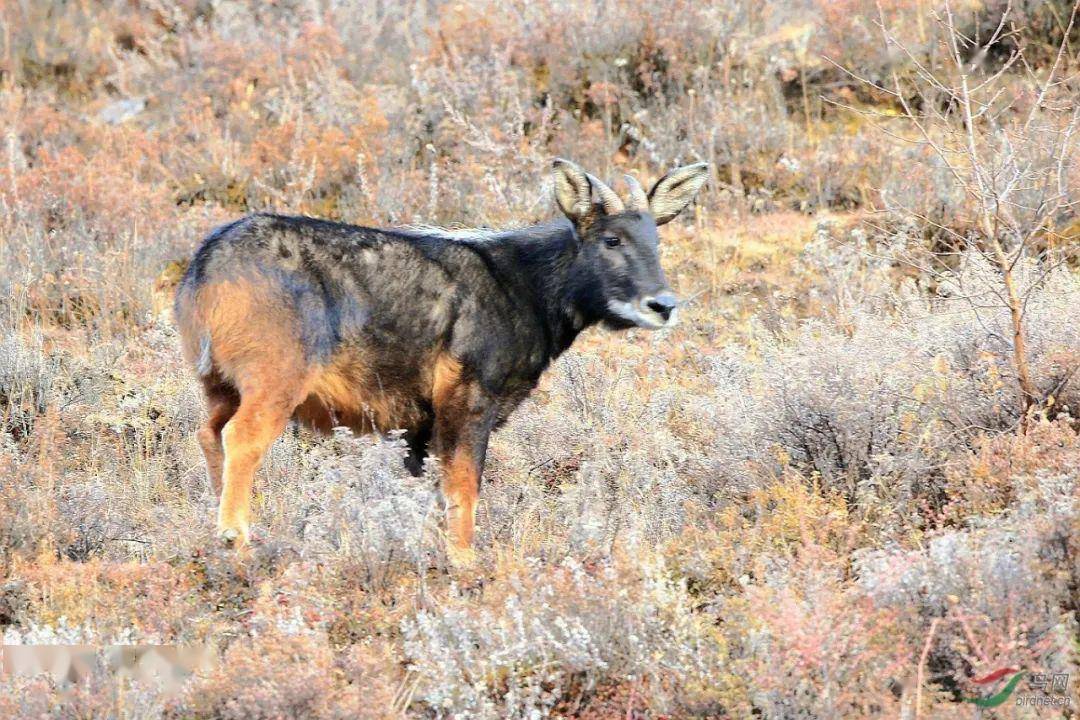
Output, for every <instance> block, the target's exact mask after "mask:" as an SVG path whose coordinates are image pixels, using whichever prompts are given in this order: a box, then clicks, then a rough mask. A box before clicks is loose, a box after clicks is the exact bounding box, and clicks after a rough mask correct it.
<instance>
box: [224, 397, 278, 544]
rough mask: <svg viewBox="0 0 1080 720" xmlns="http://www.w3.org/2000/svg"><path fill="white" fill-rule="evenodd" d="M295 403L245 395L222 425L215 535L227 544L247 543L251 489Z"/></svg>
mask: <svg viewBox="0 0 1080 720" xmlns="http://www.w3.org/2000/svg"><path fill="white" fill-rule="evenodd" d="M294 407H295V403H292V402H288V401H284V400H283V399H281V398H277V397H275V398H268V397H266V396H258V395H255V396H245V397H244V398H243V399H242V400H241V402H240V409H239V410H237V411H236V414H235V415H233V417H232V419H231V420H229V422H228V423H226V424H225V429H224V431H223V432H222V440H223V444H224V450H225V464H224V472H223V480H224V482H223V486H222V492H221V504H220V506H219V507H218V533H219V534H220V535H221V537H222V539H224V540H225V541H226V542H229V543H235V544H238V545H241V546H243V545H246V544H247V543H248V541H249V540H250V526H251V486H252V482H253V481H254V478H255V472H256V471H257V470H258V469H259V466H260V465H262V461H263V457H264V456H265V455H266V451H267V450H269V449H270V445H272V444H273V442H274V440H276V439H277V438H278V436H279V435H281V432H282V430H284V429H285V423H286V422H288V420H289V416H290V415H291V414H292V411H293V409H294Z"/></svg>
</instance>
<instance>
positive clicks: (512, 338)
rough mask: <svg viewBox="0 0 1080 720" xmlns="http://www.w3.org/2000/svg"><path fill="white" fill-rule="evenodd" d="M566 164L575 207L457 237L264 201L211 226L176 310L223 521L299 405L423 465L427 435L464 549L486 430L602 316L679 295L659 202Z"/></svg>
mask: <svg viewBox="0 0 1080 720" xmlns="http://www.w3.org/2000/svg"><path fill="white" fill-rule="evenodd" d="M560 162H563V161H560ZM561 167H562V168H563V170H561V171H562V172H565V173H566V175H564V176H560V177H563V178H568V180H567V182H566V183H564V184H563V188H564V192H563V193H562V196H561V197H562V199H561V200H560V206H561V207H563V208H564V211H565V210H566V206H567V205H568V204H570V203H572V212H568V213H567V214H568V215H569V216H571V218H572V219H564V220H559V221H555V222H551V223H547V224H543V225H537V226H533V227H529V228H524V229H520V230H510V231H505V232H496V233H478V234H473V235H470V236H467V237H458V236H455V235H454V234H451V233H446V232H443V231H438V230H425V229H399V230H376V229H371V228H364V227H357V226H353V225H345V224H341V223H333V222H326V221H323V220H315V219H311V218H303V217H286V216H280V215H268V214H263V215H254V216H251V217H247V218H244V219H243V220H239V221H237V222H234V223H232V224H229V225H226V226H223V227H221V228H219V229H217V230H215V231H214V232H213V233H211V234H210V236H209V237H207V238H206V240H205V241H204V242H203V244H202V246H201V247H200V248H199V249H198V251H197V252H196V253H195V256H194V259H193V260H192V262H191V265H190V267H189V268H188V271H187V273H186V275H185V276H184V278H183V280H182V282H181V284H180V287H179V289H178V290H177V295H176V317H177V322H178V325H179V328H180V333H181V337H182V339H183V346H184V351H185V355H186V356H187V357H188V360H189V361H190V362H191V363H192V365H193V366H194V367H195V368H196V371H197V372H198V373H199V375H200V377H201V379H202V382H203V385H204V389H205V391H206V397H207V403H208V408H209V418H208V420H207V423H206V425H205V426H204V427H203V428H202V429H201V430H200V431H199V435H198V439H199V442H200V444H201V445H202V447H203V450H204V452H205V454H206V459H207V468H208V472H209V475H210V479H211V481H212V483H213V485H214V487H215V490H217V491H218V492H219V494H220V495H221V504H220V508H219V511H220V515H219V527H220V528H221V529H222V532H223V535H226V536H228V537H232V536H236V535H241V536H242V539H243V540H246V539H247V538H246V535H247V527H248V518H247V515H248V512H249V502H248V498H249V497H250V489H251V479H252V476H253V474H254V472H255V469H256V468H257V467H258V465H259V463H260V462H261V460H262V457H263V455H264V453H265V452H266V449H267V448H268V447H269V445H270V443H272V442H273V440H274V438H276V437H277V435H278V434H279V433H280V432H281V429H282V428H283V427H284V424H285V422H286V421H287V420H288V418H289V417H293V418H295V419H297V420H299V421H300V422H303V423H305V424H308V425H310V426H312V427H315V428H317V429H320V430H329V429H331V428H332V427H334V426H335V425H345V426H348V427H351V428H353V429H354V430H356V431H358V432H371V431H380V432H387V431H390V430H392V429H395V428H402V429H404V430H405V431H406V441H407V442H408V445H409V450H410V454H409V457H408V459H407V465H408V467H409V469H410V470H411V471H412V472H413V473H419V472H420V471H421V470H422V466H423V459H424V457H425V455H426V453H427V452H428V450H429V449H431V450H432V451H433V452H434V453H435V454H436V455H437V457H438V458H439V460H440V463H441V465H442V467H443V474H444V484H443V492H444V497H446V499H447V504H448V511H449V515H448V518H449V519H448V524H449V530H450V534H451V536H452V540H453V544H454V545H455V546H456V547H458V548H459V549H463V550H467V549H468V547H469V545H470V543H471V540H472V532H473V520H472V517H473V514H474V513H475V503H476V492H477V489H478V486H479V481H480V474H481V471H482V469H483V464H484V455H485V453H486V449H487V441H488V436H489V434H490V433H491V431H492V430H493V429H494V428H495V427H497V426H498V425H499V424H501V423H502V422H503V421H505V419H506V418H507V416H508V415H509V414H510V412H511V411H512V410H513V409H514V408H515V407H516V406H517V405H518V404H519V403H520V402H521V401H522V400H523V399H524V398H525V397H526V396H527V395H528V393H529V391H530V390H532V389H533V388H534V387H535V386H536V383H537V381H538V380H539V378H540V375H541V373H542V372H543V371H544V369H545V368H546V367H547V366H548V364H549V363H550V362H551V361H552V360H553V359H554V358H556V357H558V356H559V355H560V354H561V353H562V352H564V351H565V350H566V349H567V348H568V347H569V346H570V344H571V343H572V342H573V341H574V338H576V337H577V335H578V334H579V333H580V332H581V331H582V330H583V329H585V328H586V327H588V326H590V325H593V324H595V323H599V322H604V323H606V324H608V325H611V326H614V327H630V326H632V325H634V324H642V323H644V324H645V325H646V326H648V327H657V326H658V323H659V322H660V321H659V320H658V318H660V317H661V316H662V318H663V320H664V321H665V322H666V321H667V320H668V318H669V314H670V313H672V312H673V308H674V296H672V295H671V293H670V291H668V288H667V283H666V281H665V279H664V274H663V271H662V270H661V269H660V263H659V257H658V237H657V232H656V224H655V222H654V220H653V216H652V214H651V213H650V212H649V211H648V210H631V211H626V210H624V209H622V208H620V209H619V211H618V212H613V213H610V214H609V213H608V212H605V210H604V208H603V207H601V206H600V205H592V206H590V204H589V200H588V197H589V191H590V182H591V181H588V180H586V178H585V175H584V173H583V172H582V171H580V169H579V168H577V167H576V166H573V165H572V164H567V163H565V162H563V165H562V166H561ZM694 167H696V166H694ZM694 167H692V168H691V171H693V170H694ZM557 169H558V168H557ZM681 172H684V173H685V172H686V171H685V170H684V171H681ZM661 182H664V181H663V180H662V181H661ZM699 184H700V183H699ZM566 188H572V189H573V192H570V191H569V190H566ZM695 191H696V189H695ZM574 193H577V194H574ZM684 195H685V202H689V199H690V198H691V197H692V193H684ZM672 197H674V198H675V200H674V202H675V206H676V207H681V205H679V203H680V202H682V199H681V198H680V197H678V196H667V198H666V199H667V200H668V201H669V206H670V205H671V201H672ZM590 207H591V209H590ZM676 212H677V210H676ZM661 302H664V303H668V304H667V305H663V304H660V303H661ZM646 306H647V307H646ZM642 308H645V309H642ZM649 308H652V309H649ZM650 313H652V314H650ZM657 313H659V314H657ZM672 319H673V318H672Z"/></svg>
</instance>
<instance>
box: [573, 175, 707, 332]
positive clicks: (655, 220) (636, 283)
mask: <svg viewBox="0 0 1080 720" xmlns="http://www.w3.org/2000/svg"><path fill="white" fill-rule="evenodd" d="M553 171H554V175H555V200H556V202H557V203H558V205H559V208H560V209H561V210H562V211H563V213H564V214H565V215H566V217H568V218H569V219H570V221H571V222H572V223H573V224H574V227H575V229H576V230H577V234H578V237H579V238H580V240H581V246H580V248H579V250H578V257H577V259H576V263H577V264H578V265H579V267H580V268H582V269H583V270H584V271H585V273H586V274H587V275H588V276H589V277H590V278H591V279H592V280H593V281H594V282H595V284H596V287H594V288H592V294H593V296H594V298H595V302H594V305H597V306H598V307H597V310H598V311H599V312H600V314H601V316H602V318H603V320H604V321H605V322H606V323H607V324H608V325H611V326H614V327H622V328H627V327H634V326H637V327H643V328H650V329H656V328H661V327H667V326H670V325H674V324H675V320H676V314H677V312H676V309H677V306H678V299H677V298H676V297H675V293H674V292H672V290H671V288H670V287H669V286H668V283H667V279H666V278H665V277H664V270H663V268H661V267H660V255H659V246H660V236H659V235H658V234H657V232H656V228H657V226H658V225H663V224H664V223H667V222H670V221H671V220H673V219H674V218H675V216H676V215H678V214H679V213H680V212H682V210H683V209H684V208H685V207H686V206H687V205H689V204H690V202H691V201H692V200H693V199H694V196H695V195H696V194H697V192H698V190H700V189H701V186H702V185H704V184H705V180H706V179H707V178H708V165H707V164H706V163H696V164H694V165H687V166H685V167H681V168H678V169H677V170H672V171H671V172H669V173H668V174H667V175H665V176H664V177H662V178H660V179H659V180H658V181H657V182H656V184H655V185H653V187H652V189H651V190H650V191H649V192H648V194H646V193H645V191H644V189H642V187H641V185H640V184H639V183H638V181H637V180H636V179H634V178H633V177H631V176H629V175H626V176H625V177H626V183H627V185H628V187H629V191H630V192H629V196H628V197H627V200H626V202H623V200H622V199H621V198H620V197H619V196H618V195H617V194H616V193H615V191H614V190H612V189H611V188H610V187H608V186H607V185H605V184H604V183H603V182H601V181H600V180H598V179H597V178H596V177H594V176H593V175H590V174H589V173H587V172H585V171H584V170H582V169H581V168H580V167H578V166H577V165H575V164H574V163H572V162H570V161H569V160H563V159H556V160H555V162H554V166H553ZM594 194H595V196H596V197H597V198H598V200H597V201H594V200H593V196H594Z"/></svg>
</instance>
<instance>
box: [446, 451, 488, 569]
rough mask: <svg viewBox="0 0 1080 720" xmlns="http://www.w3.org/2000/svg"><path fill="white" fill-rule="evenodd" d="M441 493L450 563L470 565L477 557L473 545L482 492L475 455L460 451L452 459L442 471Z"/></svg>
mask: <svg viewBox="0 0 1080 720" xmlns="http://www.w3.org/2000/svg"><path fill="white" fill-rule="evenodd" d="M442 492H443V498H444V500H445V502H446V534H447V541H448V549H449V554H450V559H451V562H453V563H454V564H467V563H469V562H471V561H472V560H473V559H474V557H475V552H474V551H473V549H472V542H473V534H474V532H475V528H476V501H477V496H478V495H479V492H480V467H479V465H478V464H477V462H476V459H475V458H474V457H473V455H472V453H470V452H468V451H467V450H465V449H462V448H459V449H458V450H457V451H455V452H454V454H453V455H452V456H450V458H449V461H448V462H447V463H446V467H445V468H444V469H443V483H442Z"/></svg>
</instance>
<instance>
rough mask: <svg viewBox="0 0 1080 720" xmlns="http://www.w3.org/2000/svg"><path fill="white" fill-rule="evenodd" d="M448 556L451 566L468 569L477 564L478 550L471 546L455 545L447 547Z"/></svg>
mask: <svg viewBox="0 0 1080 720" xmlns="http://www.w3.org/2000/svg"><path fill="white" fill-rule="evenodd" d="M446 558H447V560H449V561H450V567H452V568H454V569H456V570H467V569H469V568H472V567H474V566H475V565H476V551H475V550H473V549H472V548H471V547H465V548H461V547H454V546H452V545H451V546H450V547H448V548H447V549H446Z"/></svg>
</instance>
